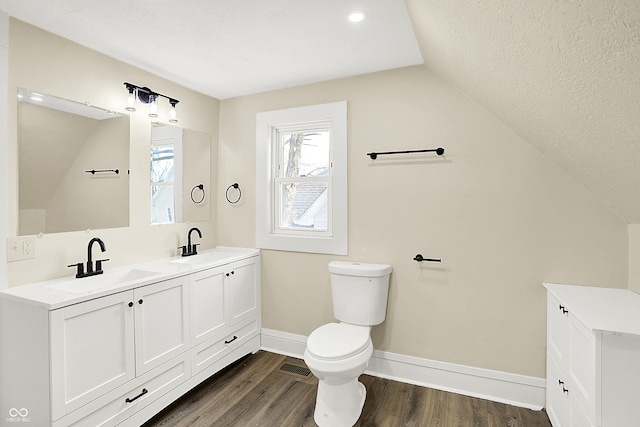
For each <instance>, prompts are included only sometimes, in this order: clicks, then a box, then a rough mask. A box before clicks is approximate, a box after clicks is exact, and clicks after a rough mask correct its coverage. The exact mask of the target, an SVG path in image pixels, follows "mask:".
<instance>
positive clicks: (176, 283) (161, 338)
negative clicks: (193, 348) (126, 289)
mask: <svg viewBox="0 0 640 427" xmlns="http://www.w3.org/2000/svg"><path fill="white" fill-rule="evenodd" d="M187 284H188V278H187V277H178V278H176V279H172V280H167V281H164V282H159V283H155V284H153V285H149V286H143V287H141V288H137V289H135V290H134V305H135V349H136V375H141V374H143V373H145V372H147V371H149V370H150V369H153V368H155V367H156V366H159V365H160V364H162V363H164V362H166V361H167V360H169V359H171V358H172V357H174V356H177V355H179V354H180V353H182V352H184V351H186V350H187V349H188V348H189V317H188V316H189V314H188V313H189V294H188V285H187Z"/></svg>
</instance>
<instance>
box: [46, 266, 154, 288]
mask: <svg viewBox="0 0 640 427" xmlns="http://www.w3.org/2000/svg"><path fill="white" fill-rule="evenodd" d="M157 275H158V273H157V272H155V271H147V270H139V269H136V268H133V269H130V270H124V271H122V270H121V271H114V272H106V273H103V274H99V275H96V276H90V277H83V278H81V279H76V278H73V279H70V280H67V281H64V282H60V283H54V284H52V285H48V286H47V287H48V288H50V289H55V290H58V291H63V292H70V293H78V294H81V293H87V292H95V291H98V290H102V289H108V288H111V287H116V286H119V285H124V284H127V283H129V282H136V281H140V280H143V279H147V278H149V277H152V276H157Z"/></svg>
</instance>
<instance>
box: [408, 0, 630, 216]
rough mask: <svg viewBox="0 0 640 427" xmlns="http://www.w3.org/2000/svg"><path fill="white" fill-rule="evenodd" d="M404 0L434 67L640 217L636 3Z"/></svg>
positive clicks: (612, 202) (614, 206) (619, 209)
mask: <svg viewBox="0 0 640 427" xmlns="http://www.w3.org/2000/svg"><path fill="white" fill-rule="evenodd" d="M406 3H407V7H408V9H409V13H410V15H411V18H412V21H413V25H414V28H415V31H416V35H417V37H418V41H419V43H420V47H421V51H422V56H423V58H424V61H425V63H426V64H427V65H428V66H429V67H430V68H431V69H433V70H434V71H435V72H436V73H437V74H438V75H440V76H442V77H444V78H445V79H447V80H448V81H450V82H452V83H453V84H455V85H456V86H458V87H459V88H460V89H462V90H463V91H464V92H466V93H467V94H469V95H470V96H471V97H473V98H474V99H475V100H477V101H478V102H479V103H480V104H482V105H483V106H485V107H486V108H487V109H489V110H490V111H491V112H492V113H493V114H495V115H496V116H497V117H498V118H500V119H501V120H502V121H503V122H505V123H506V124H507V125H509V126H510V127H511V128H512V129H513V130H514V131H516V132H517V133H518V134H519V135H520V136H522V137H523V138H524V139H525V140H527V141H528V142H529V143H531V144H533V145H534V146H536V147H537V148H538V149H539V150H540V151H542V152H543V153H544V154H546V155H547V156H548V157H550V158H551V159H553V160H554V161H555V162H556V163H557V164H558V165H559V166H561V167H562V168H563V169H565V170H566V171H567V172H569V173H570V174H571V175H572V176H573V177H575V178H576V179H577V180H578V181H579V182H581V183H582V184H583V185H584V186H585V187H587V188H588V189H590V190H591V191H592V192H593V193H594V194H595V195H596V196H597V197H598V198H599V199H600V200H601V201H603V203H605V204H606V205H607V206H608V207H609V208H610V209H611V210H612V211H613V212H615V213H616V214H617V215H618V216H619V217H620V218H622V219H623V220H624V221H626V222H629V223H640V1H638V0H536V1H531V0H502V1H497V0H485V1H483V0H407V2H406Z"/></svg>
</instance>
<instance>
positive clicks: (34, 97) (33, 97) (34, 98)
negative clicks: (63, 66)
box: [30, 92, 43, 102]
mask: <svg viewBox="0 0 640 427" xmlns="http://www.w3.org/2000/svg"><path fill="white" fill-rule="evenodd" d="M30 98H31V100H32V101H37V102H42V100H43V99H42V95H40V94H39V93H35V92H32V93H31V96H30Z"/></svg>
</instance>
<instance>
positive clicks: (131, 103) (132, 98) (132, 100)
mask: <svg viewBox="0 0 640 427" xmlns="http://www.w3.org/2000/svg"><path fill="white" fill-rule="evenodd" d="M135 91H136V90H135V88H130V89H129V96H127V107H126V108H125V110H127V111H136V107H135V104H136V94H135Z"/></svg>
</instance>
